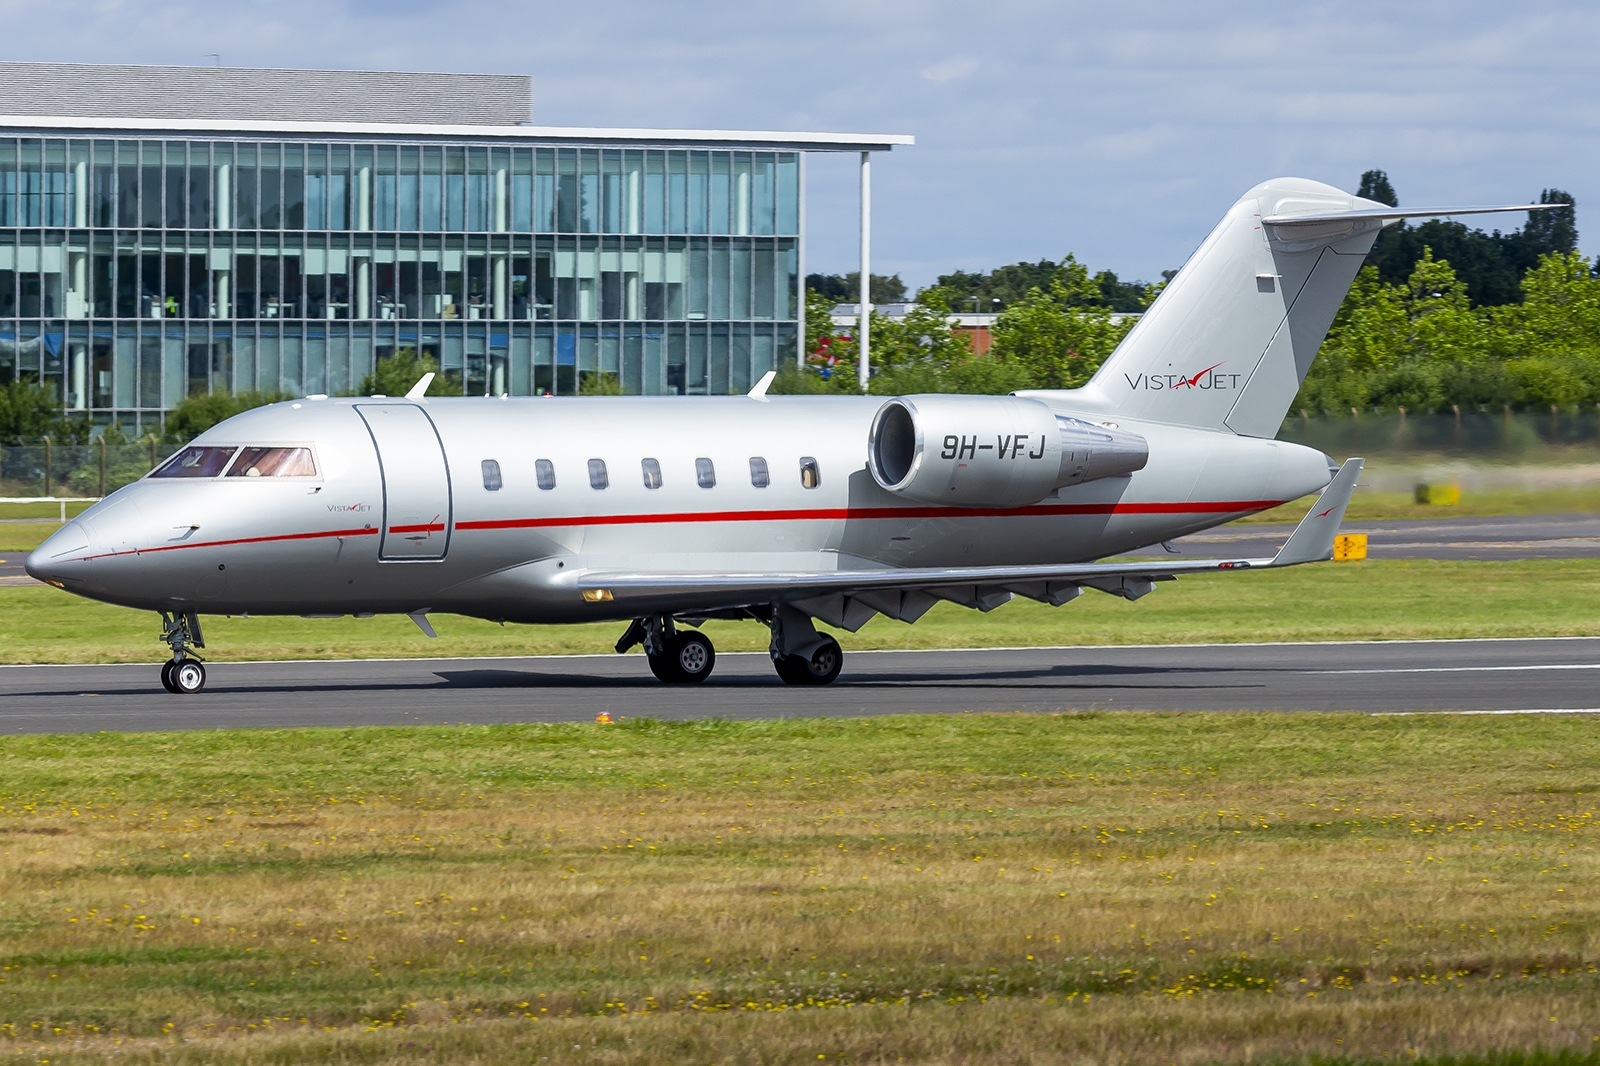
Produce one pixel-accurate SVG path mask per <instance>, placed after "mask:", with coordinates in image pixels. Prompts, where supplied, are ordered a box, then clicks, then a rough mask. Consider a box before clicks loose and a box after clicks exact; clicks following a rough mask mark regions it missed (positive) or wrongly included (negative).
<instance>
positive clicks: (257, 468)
mask: <svg viewBox="0 0 1600 1066" xmlns="http://www.w3.org/2000/svg"><path fill="white" fill-rule="evenodd" d="M228 476H229V477H316V476H317V464H316V461H315V460H313V459H312V458H311V449H310V448H241V449H239V458H238V459H236V460H235V461H234V464H233V466H232V467H230V468H229V470H228Z"/></svg>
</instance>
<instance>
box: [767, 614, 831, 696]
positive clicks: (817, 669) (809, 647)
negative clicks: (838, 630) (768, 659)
mask: <svg viewBox="0 0 1600 1066" xmlns="http://www.w3.org/2000/svg"><path fill="white" fill-rule="evenodd" d="M767 624H768V625H770V626H771V627H772V646H771V647H770V648H769V652H770V654H771V655H772V665H773V666H774V667H775V668H776V669H777V671H778V676H779V677H781V678H783V680H784V683H785V684H789V685H831V684H833V682H834V681H835V680H836V679H837V678H838V676H839V670H840V668H841V667H843V666H844V650H843V649H842V648H840V647H839V642H838V641H837V640H834V639H833V638H832V637H830V636H825V635H824V634H821V633H818V632H817V627H816V626H814V625H812V624H811V617H810V616H809V615H807V614H805V613H804V612H802V611H800V610H797V609H796V608H794V607H790V606H787V605H784V604H779V605H777V606H775V607H773V609H772V617H771V621H769V622H768V623H767Z"/></svg>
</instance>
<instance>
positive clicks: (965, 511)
mask: <svg viewBox="0 0 1600 1066" xmlns="http://www.w3.org/2000/svg"><path fill="white" fill-rule="evenodd" d="M1283 502H1284V501H1283V500H1216V501H1203V502H1199V503H1069V504H1057V505H1053V506H1047V507H1038V506H1035V507H818V508H812V509H808V510H792V511H680V512H676V513H671V514H616V515H569V516H556V517H548V518H502V519H494V520H485V521H474V522H457V523H456V529H458V530H469V529H541V528H548V527H552V526H632V525H660V524H671V523H679V522H806V521H837V520H839V519H896V518H1054V517H1059V516H1062V515H1111V514H1232V513H1234V512H1236V511H1262V510H1265V509H1266V508H1268V507H1276V506H1278V505H1279V504H1280V503H1283ZM391 531H392V530H391Z"/></svg>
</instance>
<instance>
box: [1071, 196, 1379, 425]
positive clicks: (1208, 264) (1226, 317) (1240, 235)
mask: <svg viewBox="0 0 1600 1066" xmlns="http://www.w3.org/2000/svg"><path fill="white" fill-rule="evenodd" d="M1383 207H1384V205H1383V204H1379V203H1374V202H1372V201H1370V200H1363V199H1361V198H1359V197H1356V196H1352V195H1351V194H1349V193H1347V192H1342V191H1340V190H1339V189H1336V188H1334V187H1333V186H1331V185H1324V184H1322V183H1321V182H1316V181H1308V180H1306V179H1304V178H1275V179H1273V180H1272V181H1267V182H1263V183H1262V184H1260V185H1257V186H1256V187H1255V188H1253V189H1251V190H1250V191H1249V192H1247V193H1245V194H1244V196H1242V197H1241V198H1240V199H1239V201H1238V202H1237V203H1235V204H1234V205H1233V207H1232V208H1231V209H1230V210H1229V211H1228V213H1227V215H1226V216H1225V217H1224V218H1223V219H1222V221H1221V222H1220V223H1219V224H1218V225H1217V228H1216V229H1214V230H1212V231H1211V235H1210V236H1209V237H1207V238H1206V240H1205V243H1203V244H1202V245H1200V248H1199V250H1198V251H1196V252H1195V253H1194V255H1192V256H1190V257H1189V261H1188V262H1187V263H1185V264H1184V265H1183V269H1181V270H1179V271H1178V273H1177V274H1176V275H1175V276H1174V277H1173V279H1172V280H1171V281H1170V282H1169V283H1168V284H1167V287H1166V289H1165V291H1163V292H1162V293H1161V295H1160V297H1158V298H1157V299H1156V301H1155V303H1154V304H1152V305H1151V306H1150V309H1149V310H1148V311H1146V312H1145V314H1144V316H1143V317H1142V318H1141V319H1140V320H1139V323H1138V324H1137V325H1136V326H1134V328H1133V330H1132V332H1130V333H1129V334H1128V336H1127V337H1126V338H1124V339H1123V341H1122V344H1121V345H1119V346H1118V347H1117V350H1116V351H1115V352H1113V353H1112V354H1111V357H1110V358H1109V359H1107V360H1106V362H1105V364H1104V365H1103V366H1101V368H1100V370H1099V372H1098V373H1096V374H1095V376H1094V378H1093V380H1091V381H1090V382H1089V384H1088V385H1086V386H1084V387H1083V388H1082V389H1080V390H1078V391H1077V393H1076V394H1074V396H1073V399H1074V401H1077V402H1080V403H1083V404H1085V405H1086V406H1090V407H1092V408H1093V409H1094V410H1097V411H1104V412H1107V413H1115V414H1120V415H1124V416H1126V417H1130V418H1148V419H1151V420H1154V421H1158V422H1170V423H1176V424H1179V425H1189V426H1203V427H1208V428H1214V429H1224V428H1226V429H1230V430H1232V431H1233V432H1235V433H1240V434H1244V435H1247V436H1253V437H1272V436H1275V435H1276V434H1277V432H1278V428H1279V425H1280V424H1281V423H1282V421H1283V416H1284V415H1285V414H1287V413H1288V410H1289V404H1290V403H1291V402H1293V400H1294V395H1295V393H1296V392H1297V391H1299V388H1300V383H1301V382H1302V381H1303V380H1304V379H1305V376H1306V372H1307V371H1308V370H1310V369H1311V360H1312V359H1313V358H1314V357H1315V356H1316V354H1317V348H1318V346H1319V345H1320V344H1321V343H1322V338H1323V336H1324V335H1325V334H1326V333H1327V331H1328V327H1329V326H1330V325H1331V324H1332V323H1333V316H1334V313H1335V312H1337V311H1338V310H1339V304H1340V303H1341V302H1342V301H1343V300H1344V297H1345V293H1346V292H1348V291H1349V289H1350V284H1351V282H1353V281H1354V280H1355V276H1356V272H1357V271H1358V270H1360V269H1361V263H1362V261H1363V259H1364V258H1365V256H1366V254H1367V252H1368V251H1369V250H1371V248H1372V243H1373V241H1374V240H1375V239H1376V238H1377V234H1378V230H1379V229H1381V228H1382V227H1383V224H1384V219H1381V218H1367V217H1357V218H1334V219H1332V220H1326V219H1328V216H1329V215H1335V216H1338V215H1343V214H1344V213H1345V212H1351V211H1363V210H1365V209H1375V208H1383ZM1296 215H1310V216H1314V217H1318V218H1319V219H1324V220H1325V221H1318V222H1316V223H1313V224H1309V225H1306V224H1300V225H1296V224H1293V223H1292V222H1288V221H1285V220H1286V219H1292V218H1293V216H1296ZM1268 218H1271V219H1272V222H1271V223H1268V222H1266V221H1264V220H1266V219H1268ZM1058 395H1059V394H1058Z"/></svg>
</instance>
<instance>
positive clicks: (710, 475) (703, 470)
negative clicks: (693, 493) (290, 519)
mask: <svg viewBox="0 0 1600 1066" xmlns="http://www.w3.org/2000/svg"><path fill="white" fill-rule="evenodd" d="M694 479H695V480H696V481H698V482H699V483H700V487H701V488H703V489H714V488H716V487H717V468H716V467H714V466H712V465H711V460H710V459H696V460H695V461H694Z"/></svg>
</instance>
